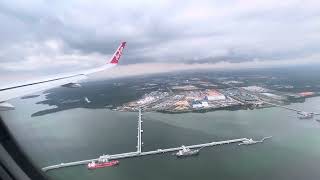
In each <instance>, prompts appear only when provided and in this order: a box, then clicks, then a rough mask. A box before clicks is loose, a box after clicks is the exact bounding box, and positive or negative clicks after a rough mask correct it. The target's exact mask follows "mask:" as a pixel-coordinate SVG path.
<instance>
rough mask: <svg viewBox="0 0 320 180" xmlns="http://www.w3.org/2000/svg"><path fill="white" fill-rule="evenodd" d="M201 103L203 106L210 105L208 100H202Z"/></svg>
mask: <svg viewBox="0 0 320 180" xmlns="http://www.w3.org/2000/svg"><path fill="white" fill-rule="evenodd" d="M201 105H202V107H209V104H208V102H207V101H202V102H201Z"/></svg>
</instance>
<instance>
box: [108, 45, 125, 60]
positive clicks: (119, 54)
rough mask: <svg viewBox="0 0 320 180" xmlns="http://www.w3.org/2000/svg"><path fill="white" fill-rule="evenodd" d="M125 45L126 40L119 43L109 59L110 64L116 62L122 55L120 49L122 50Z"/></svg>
mask: <svg viewBox="0 0 320 180" xmlns="http://www.w3.org/2000/svg"><path fill="white" fill-rule="evenodd" d="M125 46H126V42H122V43H121V44H120V46H119V47H118V49H117V51H116V52H115V53H114V54H113V56H112V58H111V61H110V63H111V64H118V62H119V59H120V57H121V55H122V50H123V48H124V47H125Z"/></svg>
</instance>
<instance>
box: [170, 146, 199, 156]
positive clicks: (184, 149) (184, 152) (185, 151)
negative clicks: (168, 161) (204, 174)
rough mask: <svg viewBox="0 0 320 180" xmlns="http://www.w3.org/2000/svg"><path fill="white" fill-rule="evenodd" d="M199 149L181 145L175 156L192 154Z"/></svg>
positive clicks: (197, 152)
mask: <svg viewBox="0 0 320 180" xmlns="http://www.w3.org/2000/svg"><path fill="white" fill-rule="evenodd" d="M199 151H200V150H199V149H195V150H191V149H189V148H187V147H185V146H181V150H179V151H178V152H177V153H176V156H177V157H184V156H193V155H198V154H199Z"/></svg>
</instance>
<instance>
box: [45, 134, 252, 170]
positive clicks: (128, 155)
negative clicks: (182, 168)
mask: <svg viewBox="0 0 320 180" xmlns="http://www.w3.org/2000/svg"><path fill="white" fill-rule="evenodd" d="M246 140H248V139H247V138H240V139H232V140H226V141H218V142H210V143H204V144H195V145H189V146H185V147H187V148H189V149H194V148H202V147H209V146H217V145H224V144H231V143H239V142H243V141H246ZM179 150H181V147H174V148H167V149H158V150H154V151H146V152H140V153H139V152H129V153H121V154H114V155H104V157H105V158H108V159H109V160H113V159H123V158H133V157H140V156H146V155H154V154H161V153H168V152H174V151H179ZM98 160H99V158H95V159H88V160H82V161H74V162H68V163H61V164H57V165H52V166H47V167H44V168H42V170H43V171H48V170H52V169H58V168H62V167H69V166H76V165H82V164H88V163H90V162H92V161H98Z"/></svg>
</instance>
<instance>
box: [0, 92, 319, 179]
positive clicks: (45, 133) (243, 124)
mask: <svg viewBox="0 0 320 180" xmlns="http://www.w3.org/2000/svg"><path fill="white" fill-rule="evenodd" d="M41 99H43V96H40V97H37V98H32V99H24V100H20V99H16V100H13V101H12V103H14V104H15V105H16V106H17V110H15V111H9V112H4V113H3V114H2V116H3V118H4V120H5V122H6V124H7V125H8V126H9V128H10V130H11V131H12V132H14V136H15V137H16V139H17V141H18V143H19V144H20V146H21V147H22V148H23V149H24V151H25V152H26V153H27V155H28V156H29V157H30V158H31V160H32V161H33V162H34V163H35V165H36V166H37V167H39V168H41V167H44V166H48V165H53V164H58V163H62V162H69V161H76V160H84V159H91V158H96V157H98V156H99V155H102V154H115V153H122V152H129V151H135V146H136V125H137V115H138V114H137V113H127V112H115V111H110V110H107V109H83V108H79V109H71V110H66V111H61V112H57V113H52V114H47V115H43V116H37V117H31V114H33V113H35V112H37V111H39V110H41V109H47V108H50V107H49V106H45V105H39V104H35V103H36V102H38V101H40V100H41ZM290 107H294V108H298V109H303V110H306V111H316V112H320V97H316V98H311V99H307V100H306V102H305V103H297V104H292V105H290ZM316 118H319V119H320V116H319V117H316ZM143 119H144V123H143V128H144V134H143V142H144V144H145V145H144V147H143V150H145V151H146V150H154V149H158V148H168V147H176V146H180V145H189V144H197V143H205V142H210V141H219V140H226V139H234V138H243V137H246V138H253V139H260V138H263V137H264V136H273V138H271V139H268V140H266V141H265V143H262V144H256V145H252V146H238V145H236V144H233V145H223V146H217V147H211V148H205V149H202V150H201V152H200V155H199V156H197V157H191V158H185V159H176V158H175V157H174V156H172V155H171V154H164V155H152V156H146V157H141V158H132V159H124V160H120V166H118V167H115V168H102V169H97V170H93V171H89V170H87V168H86V166H75V167H69V168H62V169H57V170H52V171H48V172H47V173H46V174H47V176H48V177H49V179H59V180H70V179H76V180H81V179H93V180H94V179H97V180H98V179H99V180H101V179H112V180H117V179H121V180H122V179H123V180H126V179H128V180H129V179H130V180H134V179H137V180H150V179H152V180H157V179H159V180H163V179H184V180H189V179H190V180H195V179H210V180H211V179H237V180H239V179H240V180H242V179H243V180H248V179H259V180H270V179H281V180H284V179H285V180H286V179H287V180H293V179H299V180H300V179H308V180H312V179H314V180H318V179H320V170H319V167H320V123H318V122H317V121H315V120H299V119H297V117H296V114H295V113H294V112H291V111H288V110H285V109H280V108H267V109H258V110H239V111H215V112H208V113H187V114H162V113H144V117H143Z"/></svg>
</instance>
